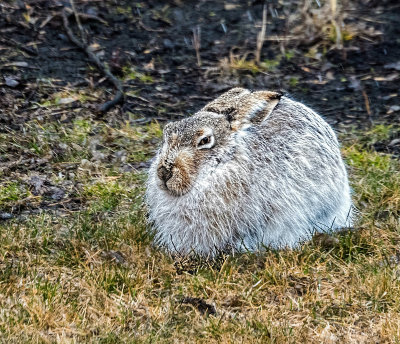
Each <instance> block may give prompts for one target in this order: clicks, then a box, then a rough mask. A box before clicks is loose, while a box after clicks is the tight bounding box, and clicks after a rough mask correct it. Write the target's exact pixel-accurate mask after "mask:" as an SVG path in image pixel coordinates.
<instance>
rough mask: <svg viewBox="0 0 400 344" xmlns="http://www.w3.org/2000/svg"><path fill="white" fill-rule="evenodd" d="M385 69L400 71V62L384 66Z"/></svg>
mask: <svg viewBox="0 0 400 344" xmlns="http://www.w3.org/2000/svg"><path fill="white" fill-rule="evenodd" d="M383 68H386V69H395V70H400V61H397V62H394V63H388V64H385V65H384V66H383Z"/></svg>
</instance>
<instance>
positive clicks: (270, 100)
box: [249, 91, 283, 123]
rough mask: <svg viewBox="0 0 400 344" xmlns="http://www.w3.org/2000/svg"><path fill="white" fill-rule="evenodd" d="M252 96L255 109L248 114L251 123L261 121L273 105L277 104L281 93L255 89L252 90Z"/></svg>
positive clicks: (271, 109) (269, 112)
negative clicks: (255, 90)
mask: <svg viewBox="0 0 400 344" xmlns="http://www.w3.org/2000/svg"><path fill="white" fill-rule="evenodd" d="M251 95H252V98H253V99H254V100H255V104H257V105H256V106H255V109H254V110H255V111H252V113H250V114H249V116H250V118H249V120H250V121H251V122H252V123H261V122H262V121H264V120H265V119H266V118H267V117H268V116H269V115H270V114H271V112H272V111H273V110H274V109H275V107H276V106H277V105H278V104H279V101H280V100H281V97H282V96H283V94H282V93H279V92H272V91H257V92H253V93H252V94H251Z"/></svg>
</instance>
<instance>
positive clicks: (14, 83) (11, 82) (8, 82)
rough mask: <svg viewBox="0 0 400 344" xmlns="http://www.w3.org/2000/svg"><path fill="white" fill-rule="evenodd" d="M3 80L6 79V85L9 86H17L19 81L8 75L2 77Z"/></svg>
mask: <svg viewBox="0 0 400 344" xmlns="http://www.w3.org/2000/svg"><path fill="white" fill-rule="evenodd" d="M4 79H5V81H6V85H7V86H9V87H17V86H18V85H19V82H18V81H17V80H15V79H13V78H10V77H7V76H6V77H4Z"/></svg>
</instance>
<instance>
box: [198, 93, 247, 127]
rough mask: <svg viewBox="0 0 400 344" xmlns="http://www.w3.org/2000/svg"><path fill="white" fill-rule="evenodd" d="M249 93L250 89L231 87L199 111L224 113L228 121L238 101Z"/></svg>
mask: <svg viewBox="0 0 400 344" xmlns="http://www.w3.org/2000/svg"><path fill="white" fill-rule="evenodd" d="M249 94H250V91H249V90H246V89H245V88H240V87H236V88H232V89H230V90H229V91H228V92H225V93H223V94H221V95H220V96H219V97H218V98H217V99H215V100H213V101H212V102H210V103H208V104H207V105H206V106H205V107H204V108H203V109H202V110H201V111H208V112H214V113H218V114H221V115H225V116H226V117H227V119H228V120H229V121H230V120H231V119H232V118H233V116H234V112H235V111H236V110H237V104H238V101H239V100H240V99H241V98H243V97H245V96H246V95H249Z"/></svg>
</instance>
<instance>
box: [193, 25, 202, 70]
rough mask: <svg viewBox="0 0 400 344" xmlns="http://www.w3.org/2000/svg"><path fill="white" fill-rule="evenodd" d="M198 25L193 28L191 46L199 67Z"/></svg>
mask: <svg viewBox="0 0 400 344" xmlns="http://www.w3.org/2000/svg"><path fill="white" fill-rule="evenodd" d="M200 33H201V31H200V26H199V25H197V26H196V27H195V28H194V29H193V47H194V49H195V50H196V58H197V65H198V66H199V67H201V57H200V46H201V45H200Z"/></svg>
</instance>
